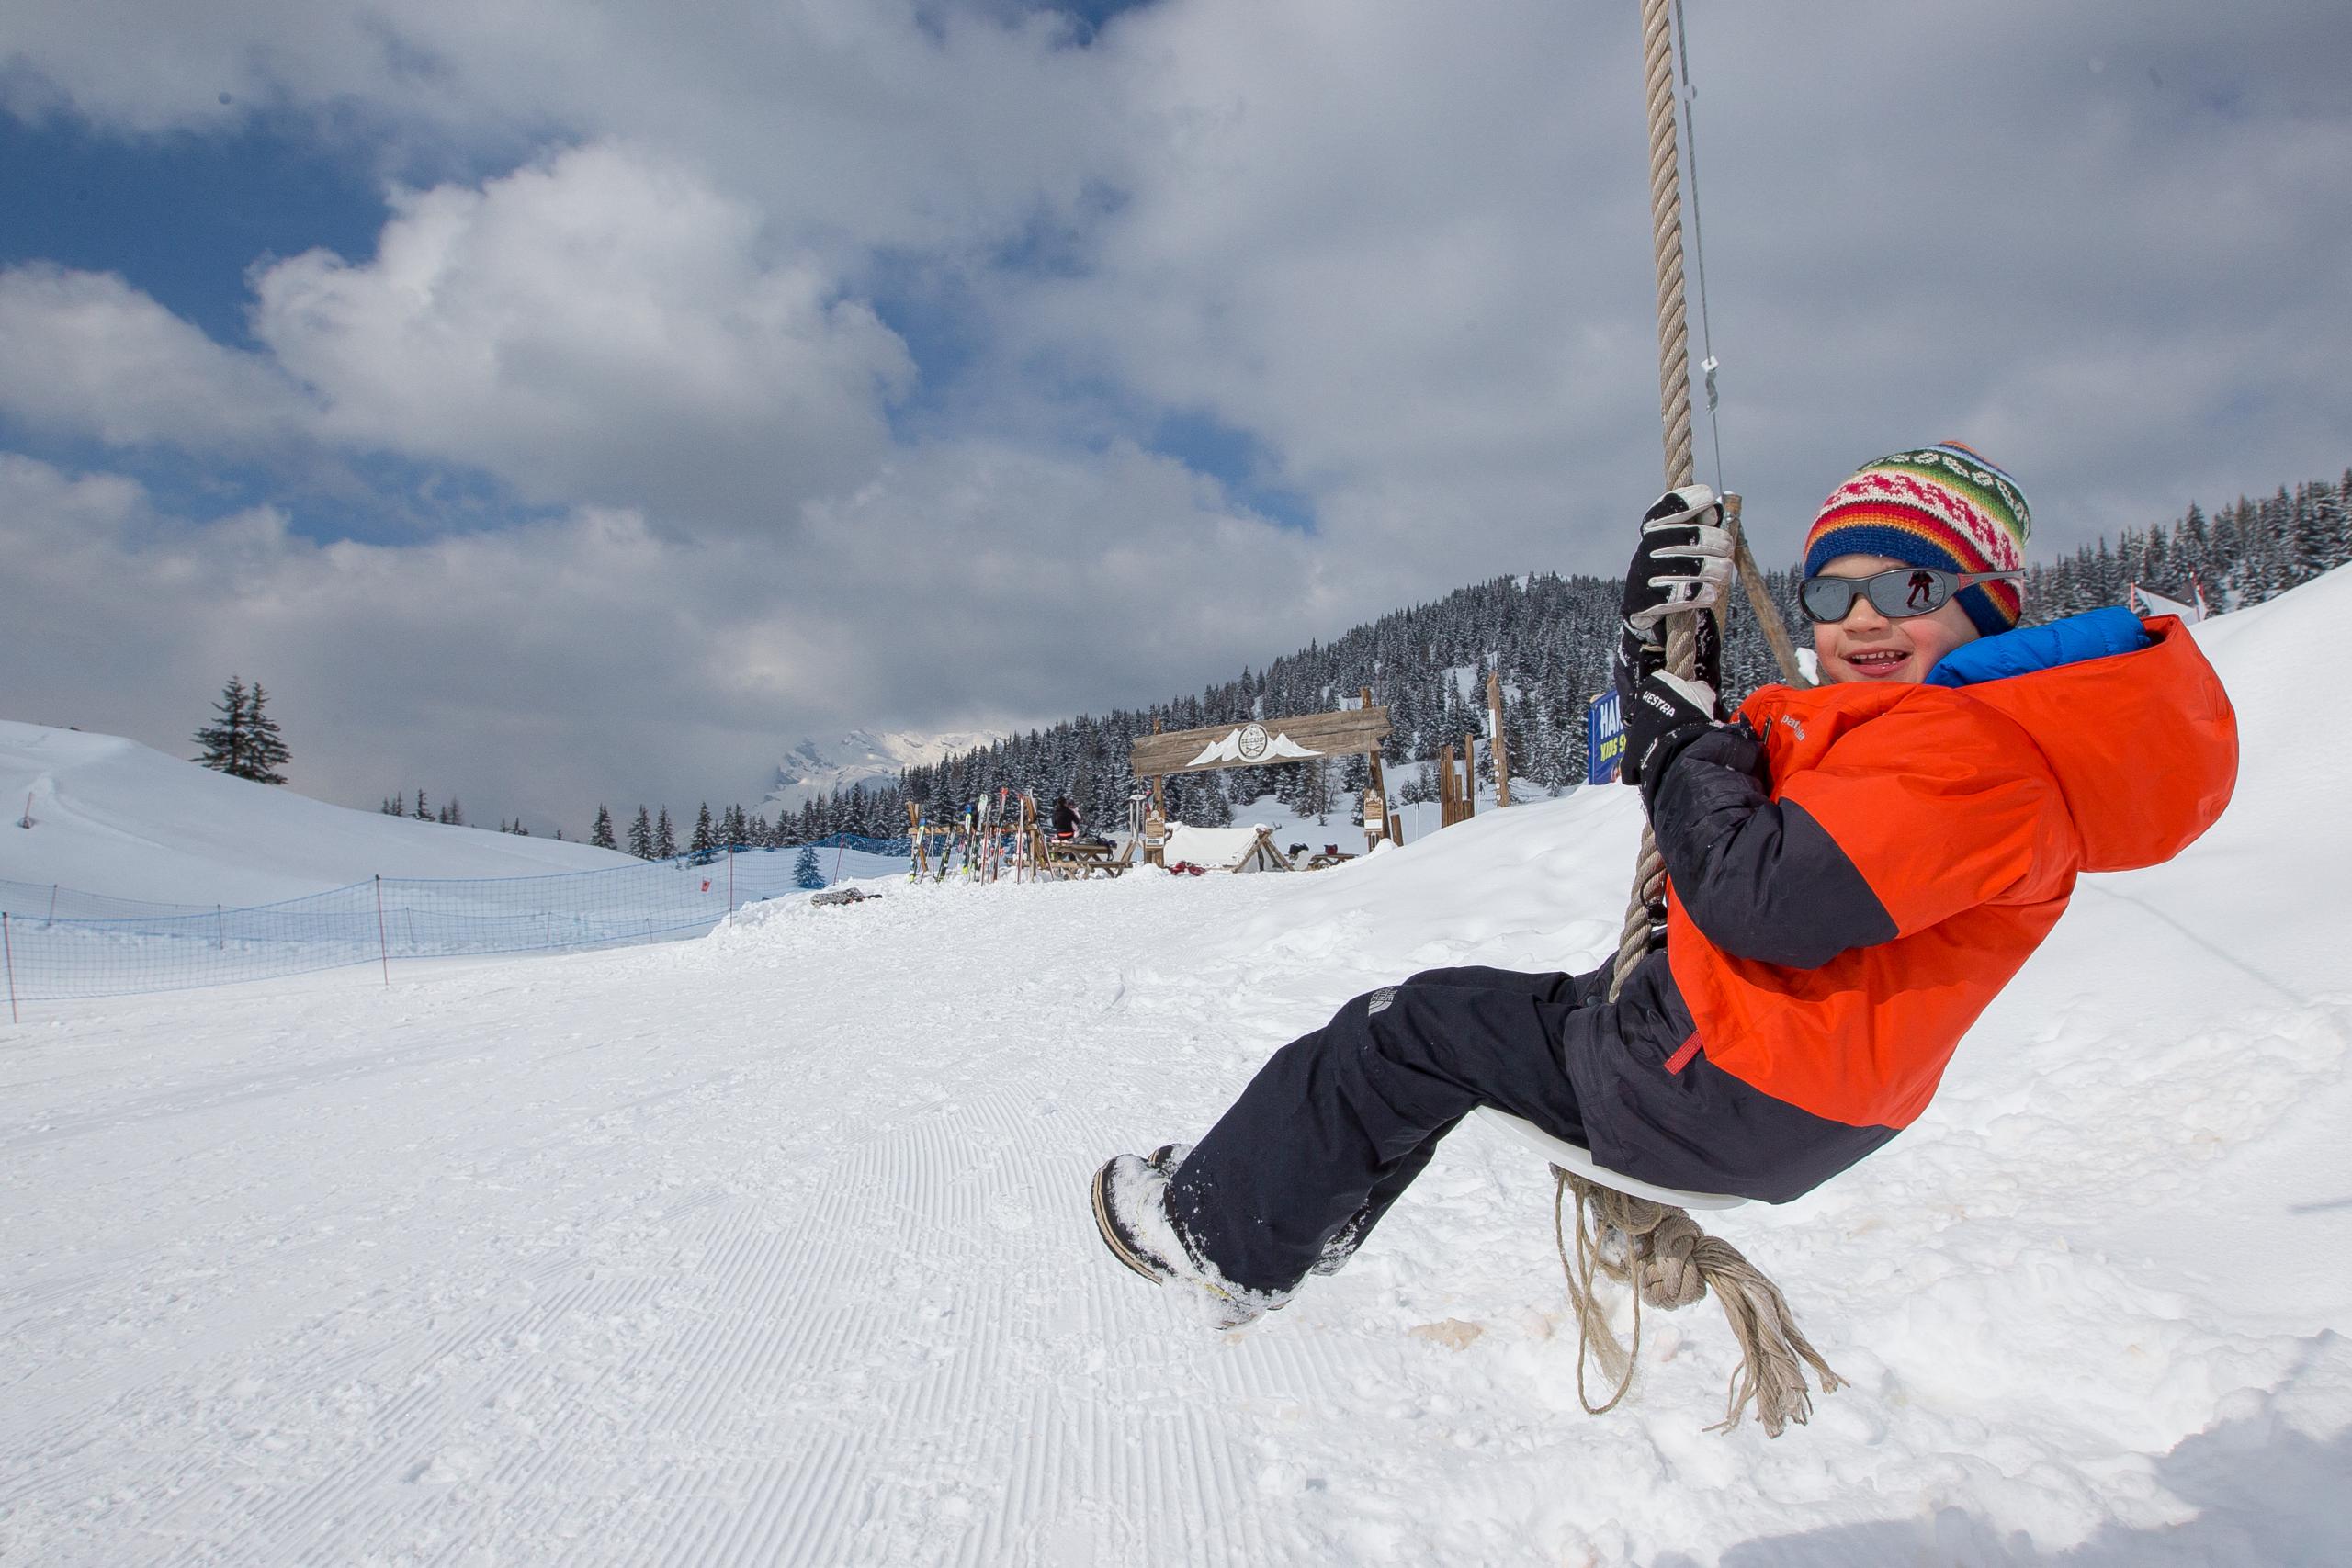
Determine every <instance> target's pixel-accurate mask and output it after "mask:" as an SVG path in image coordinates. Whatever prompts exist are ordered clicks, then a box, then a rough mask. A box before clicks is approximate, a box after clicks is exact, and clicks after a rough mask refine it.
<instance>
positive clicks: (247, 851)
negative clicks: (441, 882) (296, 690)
mask: <svg viewBox="0 0 2352 1568" xmlns="http://www.w3.org/2000/svg"><path fill="white" fill-rule="evenodd" d="M0 809H4V810H5V818H0V880H6V881H10V882H23V883H43V884H46V883H61V884H62V885H63V886H67V887H71V888H78V889H80V890H81V891H83V892H85V893H97V894H103V895H106V896H107V897H114V898H126V899H140V900H146V901H150V902H154V903H163V904H201V905H210V904H228V905H239V904H266V903H272V902H275V901H277V899H281V898H297V897H301V896H303V895H304V894H308V893H317V892H321V891H322V890H324V889H326V888H330V887H343V886H349V885H350V884H352V883H355V882H365V881H367V880H368V878H369V877H371V876H536V875H543V874H547V873H549V872H563V871H593V870H594V869H596V868H597V867H599V866H606V865H625V864H629V863H631V862H630V861H629V859H628V856H626V855H619V854H615V853H614V852H611V851H608V850H593V849H590V848H589V847H588V846H587V845H585V844H572V843H559V842H557V841H556V840H553V839H536V838H534V839H526V838H521V837H518V836H516V835H515V834H511V833H496V832H491V831H488V830H486V829H476V828H448V827H444V826H442V825H441V824H439V823H437V822H418V821H414V820H413V819H411V818H401V817H387V816H385V815H383V814H382V813H380V812H374V811H353V810H350V809H348V808H347V807H340V806H329V805H327V804H326V803H325V802H323V801H318V800H312V799H311V798H310V797H308V796H307V795H297V794H295V793H294V792H293V791H291V790H289V789H284V788H273V787H271V786H269V785H266V784H249V783H247V782H246V781H245V780H243V779H232V778H231V777H229V776H228V775H227V774H225V773H214V772H212V771H211V770H210V769H209V768H201V767H198V766H197V765H196V764H195V763H193V762H185V761H180V760H178V759H177V758H175V757H167V756H165V755H164V753H163V752H161V751H157V750H153V748H150V747H146V746H141V745H140V744H139V743H138V742H137V741H135V740H123V739H118V738H116V737H114V736H111V735H92V734H88V733H86V732H85V731H82V730H76V729H51V728H47V727H45V726H42V725H37V724H16V723H11V722H8V721H6V720H0ZM27 818H29V819H30V820H31V823H32V826H31V827H30V828H29V829H28V828H24V827H22V826H20V824H21V823H22V822H23V821H24V820H26V819H27Z"/></svg>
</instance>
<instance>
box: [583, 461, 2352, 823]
mask: <svg viewBox="0 0 2352 1568" xmlns="http://www.w3.org/2000/svg"><path fill="white" fill-rule="evenodd" d="M2347 502H2352V469H2346V472H2345V474H2344V476H2343V478H2342V479H2340V480H2339V481H2337V482H2335V483H2330V482H2327V481H2324V480H2313V481H2309V482H2306V483H2303V484H2301V485H2298V486H2296V487H2295V488H2294V490H2292V491H2289V490H2288V489H2287V488H2286V487H2285V486H2283V485H2282V486H2280V487H2279V488H2278V491H2276V492H2275V493H2274V494H2272V495H2270V496H2268V497H2267V498H2264V499H2261V500H2252V499H2246V498H2241V499H2240V500H2239V501H2237V502H2235V503H2234V504H2233V505H2230V506H2227V507H2223V508H2222V509H2220V510H2218V511H2215V512H2214V513H2211V514H2210V515H2209V514H2207V513H2205V511H2204V510H2203V509H2202V508H2200V507H2199V506H2196V505H2191V506H2190V507H2189V508H2188V512H2187V513H2185V514H2184V515H2182V516H2181V517H2179V518H2177V519H2176V520H2175V521H2173V522H2172V523H2170V524H2159V525H2154V526H2152V527H2150V528H2147V529H2145V530H2139V529H2125V530H2124V531H2123V532H2122V534H2121V535H2120V536H2119V537H2118V538H2117V539H2116V540H2115V541H2114V543H2113V544H2112V545H2110V544H2109V542H2108V541H2107V540H2106V539H2105V538H2104V537H2102V538H2101V539H2100V540H2099V542H2098V545H2097V546H2095V547H2091V546H2086V547H2083V548H2081V549H2079V550H2077V551H2076V552H2075V554H2074V555H2072V556H2068V557H2063V558H2059V559H2057V560H2054V561H2050V562H2042V563H2035V564H2033V565H2031V566H2030V568H2029V573H2028V579H2027V583H2026V608H2027V619H2028V621H2029V622H2033V621H2040V620H2048V619H2052V618H2054V617H2056V616H2060V615H2071V614H2074V613H2075V612H2077V611H2080V610H2086V609H2091V608H2095V607H2097V606H2099V605H2103V604H2121V603H2123V601H2124V597H2125V595H2126V594H2127V593H2128V592H2130V590H2131V587H2132V585H2134V584H2138V585H2140V586H2142V587H2144V588H2147V589H2150V590H2153V591H2154V592H2161V593H2164V594H2165V595H2167V596H2169V597H2172V598H2176V599H2181V600H2188V599H2191V598H2193V597H2194V596H2195V595H2196V594H2197V593H2198V592H2201V593H2202V594H2203V596H2204V598H2205V600H2206V602H2207V603H2208V604H2209V605H2210V606H2211V609H2212V610H2213V611H2215V612H2217V613H2218V612H2221V611H2225V610H2232V609H2237V608H2241V607H2243V606H2245V605H2248V604H2260V603H2261V602H2262V601H2264V600H2266V599H2270V598H2273V597H2275V596H2277V595H2278V594H2280V593H2283V592H2286V591H2287V590H2289V589H2290V588H2293V587H2295V586H2296V585H2297V584H2299V583H2302V582H2307V581H2310V580H2311V579H2312V578H2314V577H2316V576H2318V575H2319V574H2320V573H2321V572H2323V571H2325V570H2329V569H2330V568H2332V567H2335V566H2339V565H2342V564H2344V563H2345V562H2346V561H2347V560H2352V516H2348V515H2347V511H2346V507H2347ZM1766 581H1767V583H1768V585H1769V587H1770V592H1771V595H1772V598H1773V600H1774V601H1775V602H1776V603H1777V604H1780V605H1781V613H1782V615H1783V616H1784V617H1785V619H1786V620H1787V622H1788V625H1789V626H1790V627H1791V629H1792V633H1795V634H1796V635H1797V636H1798V640H1799V641H1800V642H1802V641H1803V640H1804V637H1803V635H1802V626H1803V622H1802V620H1801V618H1800V616H1799V615H1798V614H1797V610H1796V583H1797V574H1796V572H1795V571H1794V570H1772V571H1768V572H1767V573H1766ZM1618 595H1619V580H1617V579H1614V578H1599V577H1583V576H1576V577H1558V576H1555V575H1552V574H1549V573H1538V574H1533V575H1530V576H1524V577H1502V578H1496V579H1494V580H1492V581H1487V582H1482V583H1477V584H1476V585H1473V586H1471V587H1467V588H1462V589H1457V590H1455V591H1454V592H1452V593H1449V594H1447V595H1446V596H1445V597H1443V598H1442V599H1439V600H1435V601H1433V602H1431V603H1429V604H1417V605H1414V606H1413V607H1411V608H1409V609H1404V610H1397V611H1393V612H1391V613H1390V614H1388V615H1383V616H1381V617H1380V618H1379V619H1378V620H1376V621H1374V622H1371V623H1369V624H1368V625H1364V626H1357V627H1355V628H1354V629H1353V630H1351V631H1349V632H1347V633H1346V634H1345V635H1343V636H1341V637H1338V638H1335V639H1334V640H1332V641H1330V642H1328V643H1323V642H1317V643H1310V644H1308V645H1307V646H1306V648H1304V649H1300V650H1299V651H1298V652H1296V653H1293V654H1288V655H1285V656H1283V657H1282V658H1279V659H1276V660H1273V661H1272V663H1270V664H1268V665H1266V666H1265V667H1264V668H1263V669H1261V670H1257V671H1251V670H1248V669H1244V670H1243V671H1241V673H1240V674H1239V675H1238V676H1237V677H1236V678H1235V679H1233V680H1231V681H1228V682H1224V683H1222V684H1219V685H1215V686H1211V687H1209V688H1208V689H1206V690H1205V691H1203V692H1202V693H1200V694H1198V695H1196V696H1180V697H1172V698H1170V699H1168V700H1166V701H1163V702H1159V703H1154V704H1152V705H1149V706H1148V707H1140V708H1115V709H1113V710H1112V711H1111V712H1109V713H1107V714H1103V715H1102V716H1094V715H1085V714H1082V715H1080V716H1078V717H1076V718H1071V719H1066V720H1063V721H1062V722H1060V723H1058V724H1056V725H1053V726H1051V727H1050V728H1045V729H1033V730H1031V731H1030V732H1029V733H1027V734H1026V735H1017V736H1013V737H1012V738H1010V739H1005V740H1002V741H1000V742H998V743H996V744H994V745H991V746H989V747H986V748H984V749H980V750H973V751H967V752H964V753H961V754H959V755H956V756H951V757H949V758H947V759H945V760H944V761H941V762H939V763H937V764H935V765H933V766H928V767H918V768H910V769H908V770H907V771H906V772H905V773H902V774H900V775H899V781H898V783H897V784H896V785H895V786H892V785H884V786H882V787H880V788H872V787H867V786H864V785H861V786H858V787H855V788H853V789H848V790H838V791H835V792H834V793H833V794H832V795H831V796H829V797H823V798H817V799H811V800H809V801H808V802H807V803H806V804H804V805H803V806H802V807H800V808H799V810H798V811H797V812H787V813H785V814H784V815H782V816H781V817H780V818H778V819H777V820H776V821H775V822H773V823H771V822H769V821H768V820H767V819H766V818H764V817H759V816H746V814H745V813H744V811H743V809H742V807H740V806H738V807H729V808H728V810H727V811H726V812H725V814H724V815H723V817H722V818H720V819H719V821H718V823H716V824H712V825H711V826H710V827H707V828H706V829H704V833H706V834H708V835H709V837H708V838H707V839H704V840H703V841H704V842H706V843H707V842H710V841H718V842H732V843H739V844H753V845H758V846H763V847H784V846H788V845H794V844H803V843H808V842H811V841H813V840H819V839H823V838H828V837H830V836H831V835H833V834H836V833H853V834H860V835H864V836H866V837H870V838H877V839H888V838H894V837H898V836H899V835H901V834H903V833H904V832H905V830H906V812H905V808H904V807H905V804H906V803H908V802H913V803H916V804H919V805H921V806H922V807H923V810H924V814H925V817H926V818H927V819H928V820H931V821H934V822H937V821H944V820H949V819H952V818H956V817H957V816H960V815H961V813H962V812H963V810H964V809H965V807H967V806H968V805H970V804H971V803H972V802H974V801H976V800H978V798H979V797H980V796H982V795H993V794H995V793H996V792H997V791H998V790H1000V789H1012V790H1018V791H1025V792H1027V793H1030V794H1032V795H1035V796H1036V797H1037V798H1038V799H1039V800H1040V801H1050V800H1052V799H1053V797H1054V796H1056V795H1064V794H1067V795H1069V796H1070V797H1071V798H1072V799H1073V800H1074V801H1076V802H1077V804H1078V807H1079V808H1080V811H1081V812H1082V813H1083V814H1084V816H1085V818H1086V820H1087V822H1088V823H1089V824H1090V825H1091V826H1092V827H1093V828H1095V829H1109V828H1116V827H1118V826H1119V825H1121V824H1123V823H1124V822H1125V818H1126V808H1127V799H1128V796H1129V795H1131V794H1133V793H1134V791H1135V789H1136V781H1135V780H1134V779H1133V778H1131V777H1130V776H1129V774H1128V773H1127V754H1128V747H1129V744H1130V743H1131V742H1132V741H1133V739H1135V737H1136V736H1138V735H1143V734H1148V733H1149V732H1150V730H1151V728H1152V726H1153V724H1154V723H1155V722H1157V723H1158V724H1159V726H1160V727H1161V728H1166V729H1193V728H1200V727H1203V726H1206V725H1212V724H1224V723H1238V722H1240V721H1243V720H1246V719H1250V718H1266V717H1270V716H1283V715H1288V714H1304V713H1317V712H1322V711H1325V710H1328V709H1330V708H1334V707H1339V706H1342V705H1351V704H1352V703H1353V702H1354V701H1355V698H1356V694H1357V692H1358V690H1359V689H1360V688H1363V687H1370V688H1371V690H1372V694H1373V700H1374V702H1375V703H1381V704H1385V705H1387V707H1388V709H1389V714H1390V718H1391V721H1392V723H1393V725H1394V727H1395V729H1394V733H1393V735H1392V736H1391V738H1390V739H1389V742H1388V745H1387V748H1386V756H1387V758H1388V760H1389V761H1390V763H1391V764H1392V765H1394V764H1396V763H1399V762H1420V761H1428V760H1430V758H1432V757H1434V756H1435V755H1436V753H1437V749H1438V748H1439V747H1441V746H1443V745H1445V744H1446V743H1447V742H1448V741H1454V742H1457V743H1458V742H1459V741H1460V739H1462V737H1463V736H1464V734H1467V733H1470V732H1473V731H1477V732H1480V733H1483V731H1484V728H1485V717H1484V707H1483V699H1482V698H1476V697H1475V696H1474V694H1477V693H1482V692H1483V691H1484V689H1485V683H1486V677H1487V673H1488V672H1489V671H1496V672H1498V673H1499V674H1500V675H1501V677H1502V684H1503V692H1504V726H1505V731H1506V739H1507V740H1508V742H1509V745H1510V758H1511V775H1512V778H1513V780H1514V782H1515V784H1520V785H1521V786H1522V787H1523V786H1524V785H1525V784H1535V785H1539V786H1542V787H1543V788H1544V789H1546V790H1549V791H1554V792H1556V791H1558V790H1561V789H1565V788H1567V787H1570V786H1573V785H1575V784H1579V783H1581V782H1582V781H1583V779H1584V777H1585V717H1584V716H1585V707H1586V705H1587V704H1588V703H1589V701H1590V700H1591V699H1592V697H1593V696H1594V695H1595V694H1598V693H1600V691H1601V690H1602V689H1603V688H1604V687H1605V686H1606V684H1607V682H1608V679H1609V651H1610V648H1611V644H1612V643H1613V642H1614V640H1615V637H1616V625H1617V603H1618ZM1774 679H1777V672H1776V671H1775V670H1774V669H1773V666H1772V659H1771V654H1770V650H1769V649H1767V647H1766V645H1765V642H1764V638H1763V637H1762V635H1761V633H1760V632H1759V631H1758V628H1757V626H1756V622H1755V619H1754V617H1753V616H1752V615H1749V614H1748V613H1747V604H1746V602H1745V600H1744V598H1743V599H1742V600H1741V601H1740V602H1739V603H1738V604H1736V606H1735V613H1734V615H1733V616H1732V621H1731V631H1730V636H1729V637H1728V638H1727V639H1726V642H1725V645H1724V684H1725V686H1726V687H1727V688H1728V690H1727V693H1726V695H1727V697H1728V698H1729V700H1730V701H1732V702H1734V703H1736V702H1737V701H1738V700H1739V699H1740V698H1741V697H1743V696H1745V695H1746V694H1747V693H1748V692H1750V691H1753V690H1754V689H1755V688H1756V687H1758V686H1759V685H1763V684H1765V683H1766V682H1770V681H1771V680H1774ZM1479 751H1480V757H1481V766H1482V768H1487V767H1490V766H1491V763H1490V762H1489V761H1488V760H1487V749H1486V748H1485V747H1484V746H1481V747H1480V748H1479ZM1363 784H1364V777H1363V760H1362V759H1361V758H1348V759H1343V760H1337V761H1331V762H1329V763H1294V764H1290V765H1288V766H1283V767H1274V768H1249V769H1236V770H1233V771H1231V772H1227V773H1187V774H1180V775H1177V776H1175V777H1172V778H1170V779H1169V780H1168V781H1167V786H1166V788H1167V796H1168V804H1169V807H1170V812H1171V814H1172V815H1173V816H1174V817H1176V818H1179V819H1181V820H1184V821H1188V822H1194V823H1201V824H1206V825H1222V824H1225V823H1227V822H1230V821H1231V820H1232V819H1233V814H1232V808H1233V807H1234V806H1235V805H1237V804H1241V805H1246V804H1247V803H1248V802H1249V801H1250V800H1254V799H1255V798H1256V797H1257V796H1259V795H1266V794H1272V795H1278V796H1280V797H1281V799H1282V800H1283V804H1284V805H1286V806H1288V807H1291V808H1292V809H1293V810H1294V811H1296V812H1298V813H1299V814H1300V815H1317V814H1319V813H1321V812H1324V811H1327V810H1343V811H1351V812H1352V811H1353V810H1354V809H1355V808H1356V806H1357V800H1356V792H1358V791H1359V790H1361V789H1362V788H1363ZM1399 784H1401V785H1402V787H1401V788H1399ZM1391 787H1392V789H1397V791H1398V793H1399V794H1401V795H1406V797H1407V798H1413V797H1414V796H1415V795H1418V794H1419V792H1420V790H1421V789H1423V788H1425V787H1426V783H1425V780H1424V779H1423V778H1422V777H1421V776H1420V775H1419V774H1418V773H1408V774H1407V775H1406V777H1405V778H1404V779H1402V780H1401V781H1400V780H1397V779H1395V778H1392V781H1391ZM704 813H705V821H706V822H708V816H707V813H708V807H705V808H704ZM643 815H644V814H643V812H642V811H641V810H640V812H639V820H640V823H641V822H642V820H643ZM663 825H664V826H666V825H667V812H666V810H665V811H664V813H663ZM702 837H703V835H702V834H698V835H697V838H698V839H700V838H702ZM640 842H642V843H643V848H639V844H640ZM629 847H630V848H631V849H632V850H636V851H638V852H639V853H644V852H646V851H648V850H653V849H657V848H658V847H659V841H658V840H640V838H639V834H638V833H636V832H633V833H632V834H631V835H630V844H629ZM695 847H696V848H700V847H702V844H701V843H697V844H696V845H695Z"/></svg>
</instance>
